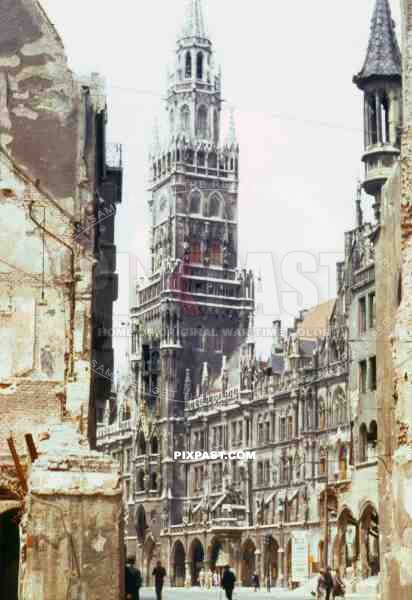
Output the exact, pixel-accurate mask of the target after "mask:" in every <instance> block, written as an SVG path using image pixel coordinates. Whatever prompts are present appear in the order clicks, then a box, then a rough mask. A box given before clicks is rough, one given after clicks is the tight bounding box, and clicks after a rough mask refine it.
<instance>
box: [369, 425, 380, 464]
mask: <svg viewBox="0 0 412 600" xmlns="http://www.w3.org/2000/svg"><path fill="white" fill-rule="evenodd" d="M377 445H378V424H377V423H376V421H372V422H371V424H370V425H369V432H368V454H369V458H374V457H375V455H376V449H377Z"/></svg>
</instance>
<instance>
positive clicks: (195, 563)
mask: <svg viewBox="0 0 412 600" xmlns="http://www.w3.org/2000/svg"><path fill="white" fill-rule="evenodd" d="M188 557H189V565H190V569H191V579H192V586H197V585H199V573H200V571H201V570H202V568H203V567H204V561H205V550H204V547H203V544H202V542H201V541H200V540H199V539H198V538H195V539H194V540H192V542H191V544H190V546H189V552H188Z"/></svg>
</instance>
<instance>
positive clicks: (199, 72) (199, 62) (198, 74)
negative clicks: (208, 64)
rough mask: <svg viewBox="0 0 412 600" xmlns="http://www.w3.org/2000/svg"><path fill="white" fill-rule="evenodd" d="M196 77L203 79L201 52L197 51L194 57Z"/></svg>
mask: <svg viewBox="0 0 412 600" xmlns="http://www.w3.org/2000/svg"><path fill="white" fill-rule="evenodd" d="M196 77H197V79H203V53H202V52H199V53H198V55H197V59H196Z"/></svg>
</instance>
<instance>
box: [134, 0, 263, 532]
mask: <svg viewBox="0 0 412 600" xmlns="http://www.w3.org/2000/svg"><path fill="white" fill-rule="evenodd" d="M221 109H222V95H221V74H220V71H219V70H218V69H216V66H215V62H214V55H213V46H212V42H211V40H210V38H209V36H208V35H207V32H206V29H205V24H204V19H203V14H202V6H201V1H200V0H191V1H190V2H189V3H188V10H187V15H186V19H185V23H184V26H183V29H182V31H181V34H180V35H179V38H178V40H177V47H176V60H175V66H174V70H173V73H172V74H171V75H170V79H169V86H168V90H167V100H166V110H167V115H168V135H167V141H166V143H161V142H160V139H159V135H158V134H156V135H155V140H154V144H153V148H152V152H151V157H150V180H151V181H150V200H149V207H150V212H151V275H150V278H149V281H148V282H147V283H146V284H145V285H144V286H143V287H141V288H140V289H138V290H137V305H136V307H135V308H133V309H132V315H131V318H132V323H133V339H132V368H133V370H134V373H135V382H136V402H137V405H138V414H139V421H138V428H140V429H141V431H138V432H137V435H138V436H139V439H142V438H141V433H143V434H144V435H145V436H146V438H145V439H146V445H147V454H148V456H147V457H146V458H145V461H146V462H145V467H144V469H145V472H146V478H145V481H147V482H148V484H147V485H144V488H145V489H144V490H141V491H142V492H145V494H146V496H144V495H143V496H142V500H143V499H144V498H145V502H146V501H153V502H154V501H155V499H156V500H157V502H160V507H161V508H160V512H161V513H162V514H163V515H164V518H163V522H162V526H165V525H166V523H165V520H167V519H169V524H173V523H180V522H181V510H182V500H181V499H182V497H184V496H185V495H186V482H185V478H184V468H183V466H182V465H179V464H178V463H176V462H175V461H173V460H172V457H173V451H174V450H176V449H177V448H178V447H179V444H181V445H183V444H184V436H185V434H186V432H187V428H188V423H187V422H186V421H185V404H187V402H189V401H190V400H192V399H193V398H195V397H198V396H201V395H203V396H204V395H207V394H212V393H213V392H222V391H223V392H224V391H226V390H228V388H229V387H231V386H236V385H239V382H237V381H236V377H239V365H240V354H241V347H242V344H243V342H244V341H245V336H246V333H245V332H247V330H248V327H249V324H250V321H251V315H252V313H253V310H254V280H253V276H252V274H251V273H250V272H245V271H242V270H240V269H239V268H238V247H237V245H238V240H237V237H238V221H237V219H238V185H239V148H238V144H237V141H236V132H235V123H234V117H233V114H232V115H231V119H230V125H229V131H228V134H227V136H226V139H225V141H224V143H222V141H221ZM232 373H233V374H234V375H232ZM154 437H156V439H159V441H160V444H159V457H158V458H159V460H158V461H157V462H156V461H155V460H154V457H153V460H152V459H151V457H150V454H151V439H153V438H154ZM155 448H156V446H155ZM139 460H140V458H139V457H138V458H137V461H138V462H139ZM156 469H157V470H158V471H159V472H158V473H157V474H156V476H154V474H153V471H155V470H156ZM142 481H143V480H142ZM151 481H155V482H156V487H155V488H153V489H150V486H151V485H152V484H150V482H151ZM152 487H153V486H152Z"/></svg>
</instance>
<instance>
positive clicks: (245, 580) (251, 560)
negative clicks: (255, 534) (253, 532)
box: [240, 538, 256, 587]
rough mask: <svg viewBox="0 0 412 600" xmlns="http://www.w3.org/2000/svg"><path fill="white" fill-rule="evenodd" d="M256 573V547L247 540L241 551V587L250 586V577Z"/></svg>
mask: <svg viewBox="0 0 412 600" xmlns="http://www.w3.org/2000/svg"><path fill="white" fill-rule="evenodd" d="M255 572H256V546H255V543H254V542H253V541H252V540H251V539H250V538H249V539H247V540H246V541H245V542H244V544H243V546H242V549H241V566H240V580H241V583H242V585H243V586H245V587H250V586H251V585H252V576H253V574H254V573H255Z"/></svg>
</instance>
